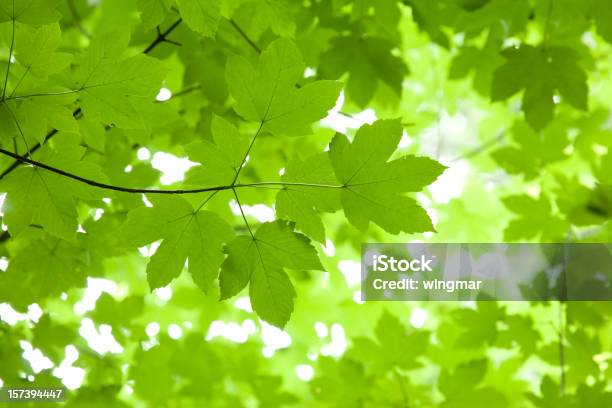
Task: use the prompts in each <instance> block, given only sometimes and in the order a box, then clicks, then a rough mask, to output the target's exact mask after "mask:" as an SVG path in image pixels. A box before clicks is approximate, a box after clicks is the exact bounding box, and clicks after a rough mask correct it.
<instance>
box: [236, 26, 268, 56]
mask: <svg viewBox="0 0 612 408" xmlns="http://www.w3.org/2000/svg"><path fill="white" fill-rule="evenodd" d="M230 24H231V25H232V27H234V28H235V29H236V31H238V34H240V36H241V37H242V38H243V39H244V40H245V41H246V42H247V43H249V45H250V46H251V48H253V49H254V50H255V52H257V53H258V54H261V48H259V46H258V45H257V44H255V41H253V40H251V37H249V36H248V35H247V33H245V32H244V31H243V30H242V28H240V26H239V25H238V24H236V22H235V21H234V20H232V19H230Z"/></svg>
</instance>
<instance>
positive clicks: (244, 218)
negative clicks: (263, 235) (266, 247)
mask: <svg viewBox="0 0 612 408" xmlns="http://www.w3.org/2000/svg"><path fill="white" fill-rule="evenodd" d="M232 191H233V192H234V197H236V203H238V208H240V214H241V215H242V219H243V220H244V225H246V227H247V229H248V230H249V234H251V238H253V240H255V235H253V231H252V230H251V226H250V225H249V222H248V221H247V219H246V216H245V215H244V211H243V210H242V204H241V203H240V199H239V198H238V193H236V189H235V188H234V186H232Z"/></svg>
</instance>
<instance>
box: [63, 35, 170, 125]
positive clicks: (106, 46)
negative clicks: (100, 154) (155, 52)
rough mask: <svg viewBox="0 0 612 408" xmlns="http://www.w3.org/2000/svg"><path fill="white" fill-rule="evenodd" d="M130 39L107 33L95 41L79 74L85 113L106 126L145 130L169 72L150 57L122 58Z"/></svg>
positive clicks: (79, 68)
mask: <svg viewBox="0 0 612 408" xmlns="http://www.w3.org/2000/svg"><path fill="white" fill-rule="evenodd" d="M128 40H129V36H127V34H126V33H125V31H123V30H114V31H110V32H107V31H103V32H101V33H98V34H97V35H96V36H95V37H94V39H93V40H92V42H91V44H90V46H89V48H88V49H87V50H86V51H85V52H84V54H83V55H82V56H81V58H80V60H79V67H78V69H77V70H76V72H75V77H76V83H77V90H78V91H79V99H80V102H81V107H82V109H83V112H84V113H85V114H87V115H89V116H90V117H91V118H97V119H98V120H99V121H101V122H103V123H105V124H114V125H116V126H118V127H124V128H143V127H146V126H147V123H148V122H149V121H150V118H149V116H151V115H152V114H154V112H151V109H152V108H150V105H152V104H153V101H154V100H155V96H156V95H157V93H158V92H159V89H160V87H161V82H162V79H163V78H164V76H165V75H166V68H165V67H164V65H163V64H162V63H161V62H160V61H159V60H157V59H155V58H152V57H149V56H146V55H142V54H139V55H134V56H131V57H127V58H121V54H122V53H123V51H124V48H125V46H126V45H127V41H128Z"/></svg>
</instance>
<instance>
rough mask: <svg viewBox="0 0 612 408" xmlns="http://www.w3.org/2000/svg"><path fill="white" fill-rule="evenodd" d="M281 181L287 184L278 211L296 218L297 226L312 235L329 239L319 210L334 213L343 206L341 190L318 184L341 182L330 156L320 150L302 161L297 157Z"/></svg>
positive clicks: (320, 240)
mask: <svg viewBox="0 0 612 408" xmlns="http://www.w3.org/2000/svg"><path fill="white" fill-rule="evenodd" d="M281 180H282V181H283V182H287V183H306V184H313V186H306V185H285V186H283V188H282V190H281V191H280V192H279V193H278V195H277V196H276V213H277V215H278V216H279V217H284V218H288V219H290V220H292V221H295V223H296V227H297V228H298V229H299V230H301V231H303V232H304V233H305V234H306V235H308V236H309V237H312V238H313V239H316V240H317V241H319V242H322V243H324V242H325V227H324V226H323V221H322V220H321V216H320V215H319V212H320V211H322V212H334V211H336V210H339V209H340V208H341V205H340V191H339V190H338V189H334V188H326V187H317V186H316V185H337V184H338V182H337V180H336V176H335V175H334V171H333V169H332V167H331V162H330V160H329V156H328V155H327V154H326V153H320V154H317V155H314V156H311V157H309V158H308V159H306V160H304V161H302V160H301V159H299V158H297V157H296V158H294V159H293V160H292V161H290V162H289V164H288V165H287V167H286V168H285V173H284V174H283V176H282V178H281Z"/></svg>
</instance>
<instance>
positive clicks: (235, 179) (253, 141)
mask: <svg viewBox="0 0 612 408" xmlns="http://www.w3.org/2000/svg"><path fill="white" fill-rule="evenodd" d="M264 123H265V122H264V121H262V122H261V123H260V124H259V128H258V129H257V132H255V136H253V139H252V140H251V143H250V144H249V148H248V149H247V151H246V153H245V154H244V157H243V158H242V160H241V161H240V166H238V168H237V169H236V175H235V176H234V179H233V180H232V186H233V185H235V184H236V181H238V177H239V176H240V172H241V171H242V168H243V167H244V163H245V162H246V159H247V157H249V153H250V152H251V149H252V148H253V145H254V144H255V139H257V136H259V133H260V132H261V129H262V128H263V125H264Z"/></svg>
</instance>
